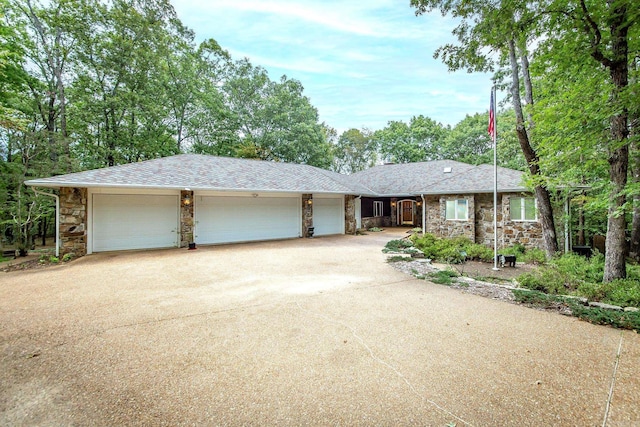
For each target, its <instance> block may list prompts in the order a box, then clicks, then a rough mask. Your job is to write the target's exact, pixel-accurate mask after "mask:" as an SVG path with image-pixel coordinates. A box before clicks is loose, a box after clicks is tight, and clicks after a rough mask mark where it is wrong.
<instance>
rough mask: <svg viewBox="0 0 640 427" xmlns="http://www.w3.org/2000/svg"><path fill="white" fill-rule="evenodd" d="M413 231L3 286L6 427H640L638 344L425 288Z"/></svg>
mask: <svg viewBox="0 0 640 427" xmlns="http://www.w3.org/2000/svg"><path fill="white" fill-rule="evenodd" d="M398 233H399V232H398V231H395V232H393V231H392V232H385V233H371V234H369V235H367V236H336V237H326V238H316V239H298V240H290V241H281V242H272V243H259V244H246V245H233V246H220V247H206V248H205V247H202V248H199V249H198V250H196V251H187V250H184V249H182V250H178V249H176V250H167V251H153V252H138V253H122V254H101V255H93V256H88V257H85V258H83V259H80V260H77V261H75V262H73V263H71V264H69V265H62V266H59V267H53V268H49V269H45V270H34V271H29V272H15V273H4V274H2V275H0V368H1V369H0V384H1V387H0V425H18V426H20V425H23V426H27V425H28V426H32V425H41V426H53V425H96V426H101V425H104V426H113V425H145V426H146V425H171V426H174V425H296V426H297V425H342V426H349V425H363V426H365V425H376V426H379V425H383V426H384V425H389V426H390V425H394V426H395V425H429V426H446V425H454V424H455V425H456V426H463V425H475V426H486V425H496V426H507V425H513V426H516V425H517V426H522V425H532V426H534V425H535V426H540V425H554V426H558V425H566V426H601V425H604V424H606V425H610V426H637V425H640V363H639V361H640V337H639V336H638V334H636V333H633V332H629V331H622V332H621V331H618V330H615V329H611V328H608V327H602V326H594V325H590V324H588V323H585V322H581V321H579V320H577V319H575V318H569V317H563V316H560V315H558V314H555V313H545V312H540V311H536V310H532V309H528V308H524V307H520V306H516V305H511V304H507V303H504V302H500V301H494V300H490V299H486V298H482V297H478V296H474V295H468V294H464V293H461V292H460V291H457V290H453V289H450V288H447V287H445V286H440V285H434V284H431V283H429V282H425V281H419V280H415V279H413V278H411V277H409V276H407V275H404V274H402V273H400V272H398V271H396V270H394V269H393V268H392V267H390V266H389V265H387V264H386V263H385V262H384V259H385V256H384V255H383V254H382V253H381V252H380V249H381V248H382V246H383V245H384V243H385V242H386V241H388V240H390V239H392V238H394V237H395V236H396V235H398ZM618 353H619V354H620V357H619V359H618V360H619V364H616V360H617V355H618ZM614 373H615V375H614ZM614 379H615V381H614ZM609 403H610V404H609Z"/></svg>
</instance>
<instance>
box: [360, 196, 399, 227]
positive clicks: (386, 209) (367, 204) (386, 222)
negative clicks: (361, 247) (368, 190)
mask: <svg viewBox="0 0 640 427" xmlns="http://www.w3.org/2000/svg"><path fill="white" fill-rule="evenodd" d="M376 201H379V202H382V214H383V215H382V216H373V213H374V212H373V202H376ZM391 210H392V208H391V199H390V198H388V197H382V198H371V197H362V199H361V211H360V215H361V226H362V228H363V229H365V230H366V229H369V228H373V227H378V228H382V227H390V226H391V224H392V222H391Z"/></svg>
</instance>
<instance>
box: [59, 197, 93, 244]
mask: <svg viewBox="0 0 640 427" xmlns="http://www.w3.org/2000/svg"><path fill="white" fill-rule="evenodd" d="M66 254H72V255H74V256H84V255H86V254H87V189H86V188H67V187H63V188H60V255H66Z"/></svg>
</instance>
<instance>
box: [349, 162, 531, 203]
mask: <svg viewBox="0 0 640 427" xmlns="http://www.w3.org/2000/svg"><path fill="white" fill-rule="evenodd" d="M522 175H523V172H520V171H516V170H513V169H506V168H498V191H500V192H510V191H514V192H519V191H527V188H526V187H524V186H523V184H522ZM351 178H352V179H353V182H355V183H358V184H360V185H363V186H365V187H367V188H370V189H371V190H372V191H374V192H375V193H376V194H377V195H378V196H414V195H418V194H467V193H492V192H493V186H494V184H493V166H492V165H479V166H474V165H469V164H466V163H461V162H456V161H453V160H435V161H431V162H419V163H404V164H389V165H382V166H375V167H373V168H371V169H367V170H365V171H362V172H358V173H355V174H353V175H351Z"/></svg>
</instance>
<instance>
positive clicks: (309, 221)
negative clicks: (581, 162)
mask: <svg viewBox="0 0 640 427" xmlns="http://www.w3.org/2000/svg"><path fill="white" fill-rule="evenodd" d="M309 202H311V203H309ZM312 203H313V194H303V195H302V237H309V228H310V227H313V205H312Z"/></svg>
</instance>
